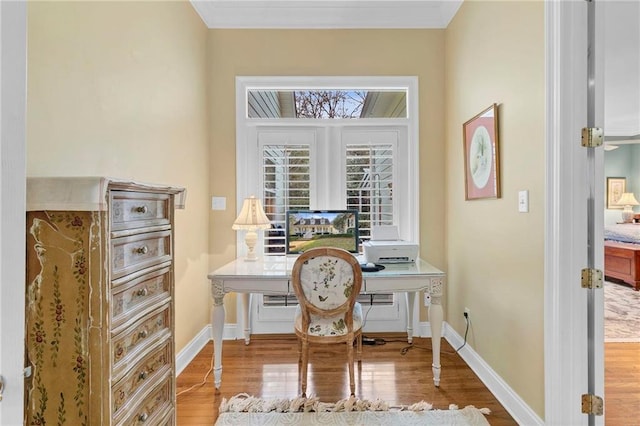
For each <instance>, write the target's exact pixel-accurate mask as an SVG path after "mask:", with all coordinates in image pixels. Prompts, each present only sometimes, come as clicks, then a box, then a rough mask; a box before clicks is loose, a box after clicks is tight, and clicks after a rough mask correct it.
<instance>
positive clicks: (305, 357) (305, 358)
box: [300, 339, 309, 398]
mask: <svg viewBox="0 0 640 426" xmlns="http://www.w3.org/2000/svg"><path fill="white" fill-rule="evenodd" d="M308 363H309V342H308V341H307V340H306V339H305V340H303V341H302V359H301V364H300V370H301V375H300V389H301V390H302V397H303V398H306V397H307V366H308Z"/></svg>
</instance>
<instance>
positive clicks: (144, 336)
mask: <svg viewBox="0 0 640 426" xmlns="http://www.w3.org/2000/svg"><path fill="white" fill-rule="evenodd" d="M148 335H149V332H148V331H147V330H142V331H140V332H139V333H138V337H139V338H141V339H146V338H147V336H148Z"/></svg>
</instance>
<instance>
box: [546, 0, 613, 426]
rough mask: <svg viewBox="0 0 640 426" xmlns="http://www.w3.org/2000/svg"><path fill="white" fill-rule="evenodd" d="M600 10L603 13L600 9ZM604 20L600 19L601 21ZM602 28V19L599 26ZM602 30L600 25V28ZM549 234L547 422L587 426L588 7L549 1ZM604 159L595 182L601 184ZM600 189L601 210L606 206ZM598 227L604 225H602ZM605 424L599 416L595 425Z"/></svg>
mask: <svg viewBox="0 0 640 426" xmlns="http://www.w3.org/2000/svg"><path fill="white" fill-rule="evenodd" d="M599 10H600V8H599ZM600 16H601V14H600ZM598 22H599V23H600V22H602V19H598ZM598 25H600V24H598ZM545 36H546V37H545V38H546V54H545V56H546V92H547V100H546V107H547V111H546V134H547V138H546V139H547V142H546V181H547V183H546V201H545V204H546V213H545V215H546V217H545V222H546V229H545V316H544V317H545V338H544V359H545V423H546V424H549V425H560V424H562V425H578V424H587V422H588V416H587V415H585V414H582V413H581V400H580V398H581V395H582V394H585V393H587V290H583V289H582V288H581V285H580V271H581V269H582V268H585V267H586V266H587V207H586V206H587V202H586V200H587V196H588V194H589V192H588V187H587V178H586V173H587V154H586V149H585V148H582V147H581V146H580V130H581V128H582V127H586V124H587V53H586V52H587V2H586V1H579V2H573V1H546V2H545ZM596 39H597V40H596V44H597V46H598V47H597V48H596V61H597V62H598V65H597V66H596V73H597V78H596V81H595V84H596V87H597V88H598V92H597V105H598V108H597V111H596V122H597V123H602V122H603V105H604V100H603V99H602V93H603V87H602V86H603V84H602V83H603V81H604V79H603V78H602V77H603V76H602V72H601V71H602V69H603V67H602V64H603V61H602V55H601V54H599V53H601V50H602V49H601V46H602V41H603V34H602V31H601V28H600V31H598V33H597V36H596ZM603 174H604V166H603V153H602V149H601V148H599V149H598V150H597V154H596V166H595V175H596V177H598V176H599V177H600V178H603ZM603 192H604V185H596V193H595V201H596V205H598V203H600V204H601V202H602V201H603V199H604V196H603ZM603 216H604V211H603V209H596V217H595V222H596V229H597V231H596V235H595V238H594V246H595V250H596V253H595V259H596V264H595V267H596V268H598V269H602V267H603V243H602V241H603V236H602V234H603V231H602V224H603ZM598 224H599V226H598ZM602 305H603V302H602V292H601V291H600V292H598V293H597V295H596V306H598V307H599V308H598V309H597V310H596V321H595V325H596V330H597V332H596V338H595V343H596V344H595V347H596V354H595V359H596V362H595V365H596V372H597V373H596V378H595V382H596V395H599V396H602V397H604V336H603V331H602V330H603V328H604V327H603V324H604V314H603V312H602V309H603V308H602ZM603 423H604V418H603V417H597V418H596V424H603Z"/></svg>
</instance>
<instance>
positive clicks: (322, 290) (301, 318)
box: [292, 248, 363, 396]
mask: <svg viewBox="0 0 640 426" xmlns="http://www.w3.org/2000/svg"><path fill="white" fill-rule="evenodd" d="M292 284H293V288H294V290H295V293H296V296H297V297H298V302H299V305H298V308H297V310H296V314H295V321H294V326H295V331H296V335H297V336H298V339H299V348H298V350H299V355H300V356H299V367H300V372H301V373H300V384H301V388H302V395H303V396H305V394H306V387H307V362H308V350H309V343H324V344H327V343H343V344H346V350H347V359H348V363H349V378H350V389H351V394H352V395H353V394H354V392H355V381H354V367H353V362H354V354H353V352H354V348H353V346H354V345H353V343H354V342H357V358H358V361H360V357H361V353H362V326H363V316H362V306H361V305H360V304H359V303H356V301H355V300H356V297H357V296H358V294H359V293H360V288H361V287H362V270H361V269H360V265H359V264H358V261H357V259H356V258H355V257H354V256H353V255H352V254H351V253H349V252H347V251H345V250H341V249H335V248H315V249H311V250H308V251H306V252H304V253H303V254H301V255H300V256H299V257H298V259H297V260H296V263H295V264H294V266H293V271H292Z"/></svg>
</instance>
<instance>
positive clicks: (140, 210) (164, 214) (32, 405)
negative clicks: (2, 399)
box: [25, 177, 185, 426]
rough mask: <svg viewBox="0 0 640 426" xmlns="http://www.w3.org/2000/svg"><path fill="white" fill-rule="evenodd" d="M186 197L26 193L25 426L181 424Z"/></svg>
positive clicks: (108, 189) (123, 186) (39, 181)
mask: <svg viewBox="0 0 640 426" xmlns="http://www.w3.org/2000/svg"><path fill="white" fill-rule="evenodd" d="M184 195H185V192H184V190H183V189H182V188H178V187H170V186H162V185H153V184H144V183H137V182H130V181H124V180H117V179H110V178H99V177H95V178H94V177H89V178H30V179H28V181H27V210H28V211H27V229H26V232H27V271H26V272H27V274H26V275H27V293H26V300H25V302H26V322H27V323H26V336H25V341H26V358H27V359H26V361H25V362H26V366H27V367H30V369H31V375H30V376H29V377H27V378H26V384H25V416H26V420H25V423H26V424H27V425H44V424H49V425H51V424H55V425H74V426H75V425H109V424H113V425H131V424H142V423H146V424H153V425H165V424H167V425H173V424H175V354H174V319H173V316H174V310H173V309H174V308H173V307H174V303H173V299H174V292H173V288H174V276H173V232H174V230H173V228H174V221H173V218H174V208H176V207H183V206H184Z"/></svg>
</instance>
